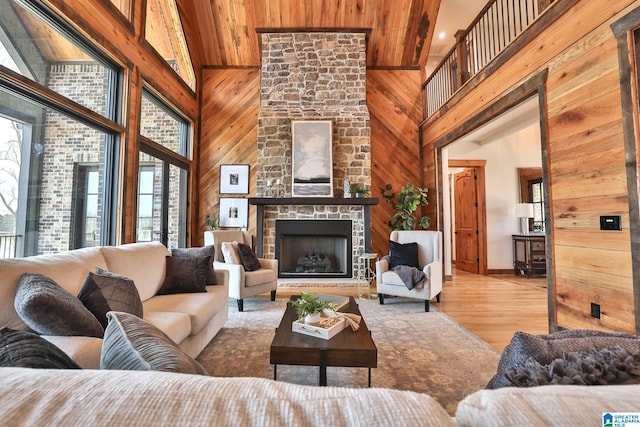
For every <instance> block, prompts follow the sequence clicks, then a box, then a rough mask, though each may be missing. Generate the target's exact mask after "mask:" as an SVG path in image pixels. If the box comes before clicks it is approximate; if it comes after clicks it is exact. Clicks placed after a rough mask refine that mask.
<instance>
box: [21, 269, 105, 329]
mask: <svg viewBox="0 0 640 427" xmlns="http://www.w3.org/2000/svg"><path fill="white" fill-rule="evenodd" d="M13 305H14V307H15V309H16V312H17V313H18V315H19V316H20V318H21V319H22V320H23V321H24V323H26V324H27V326H29V327H30V328H31V329H32V330H34V331H35V332H37V333H39V334H41V335H63V336H70V335H80V336H87V337H97V338H102V335H103V334H104V328H103V327H102V325H100V322H98V319H96V317H95V316H94V315H93V314H92V313H91V312H90V311H89V310H88V309H87V308H86V307H85V306H84V305H82V302H80V300H79V299H78V298H76V297H75V296H73V295H71V294H70V293H69V292H68V291H67V290H66V289H64V288H63V287H62V286H60V285H58V284H57V283H56V282H55V281H53V280H52V279H50V278H49V277H47V276H44V275H42V274H38V273H23V274H22V276H20V279H19V280H18V286H17V289H16V297H15V300H14V302H13Z"/></svg>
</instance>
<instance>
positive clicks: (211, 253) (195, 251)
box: [171, 245, 218, 285]
mask: <svg viewBox="0 0 640 427" xmlns="http://www.w3.org/2000/svg"><path fill="white" fill-rule="evenodd" d="M215 254H216V247H215V246H214V245H209V246H204V247H202V248H175V249H172V250H171V256H172V257H174V258H199V257H211V259H212V260H214V259H216V258H215ZM217 284H218V282H217V279H216V272H215V270H214V268H213V262H211V264H210V269H209V273H208V274H207V285H217Z"/></svg>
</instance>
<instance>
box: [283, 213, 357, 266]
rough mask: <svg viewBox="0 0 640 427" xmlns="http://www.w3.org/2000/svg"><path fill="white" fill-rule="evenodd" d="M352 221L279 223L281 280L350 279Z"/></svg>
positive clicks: (288, 221) (285, 221)
mask: <svg viewBox="0 0 640 427" xmlns="http://www.w3.org/2000/svg"><path fill="white" fill-rule="evenodd" d="M351 227H352V224H351V220H330V219H326V220H276V245H275V246H276V247H275V251H276V258H277V259H278V277H280V278H304V277H308V278H323V277H324V278H334V277H335V278H350V277H352V276H353V268H352V231H351Z"/></svg>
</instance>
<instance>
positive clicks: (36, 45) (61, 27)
mask: <svg viewBox="0 0 640 427" xmlns="http://www.w3.org/2000/svg"><path fill="white" fill-rule="evenodd" d="M8 4H9V6H7V7H5V6H3V9H2V14H1V15H0V42H1V44H2V45H3V47H2V49H0V53H1V52H2V51H4V54H5V55H8V56H10V57H11V59H10V60H9V61H10V62H12V63H13V64H15V66H14V67H11V68H12V69H13V70H14V71H16V72H18V73H19V74H21V75H23V76H25V77H27V78H29V79H31V80H33V81H34V82H37V83H39V84H41V85H43V86H46V87H47V88H49V89H51V90H53V91H55V92H57V93H59V94H60V95H62V96H64V97H67V98H69V99H71V100H73V101H75V102H77V103H78V104H81V105H82V106H84V107H87V108H89V109H90V110H92V111H94V112H96V113H98V114H100V115H102V116H104V117H108V118H114V116H115V106H116V105H115V104H114V102H113V101H114V99H115V98H114V97H113V89H114V87H113V86H114V84H117V77H118V76H117V70H116V69H115V67H114V65H113V64H112V63H111V61H110V60H109V59H108V58H107V57H105V56H104V55H103V54H102V53H101V52H99V51H98V50H97V49H96V48H95V47H94V46H92V45H91V44H89V43H88V42H87V41H86V40H85V39H84V38H82V37H80V36H79V35H78V34H77V33H76V32H75V31H74V30H73V29H72V28H71V27H70V26H69V25H68V24H66V23H65V22H64V21H62V20H61V19H60V17H58V16H56V15H55V14H54V13H53V12H51V11H49V10H48V9H46V8H45V7H44V6H42V5H41V4H40V3H39V2H35V1H11V0H9V1H8ZM15 23H18V25H16V24H15ZM3 29H5V31H7V30H8V32H7V33H4V32H3ZM9 41H10V42H9ZM0 63H3V64H4V63H5V60H2V59H0Z"/></svg>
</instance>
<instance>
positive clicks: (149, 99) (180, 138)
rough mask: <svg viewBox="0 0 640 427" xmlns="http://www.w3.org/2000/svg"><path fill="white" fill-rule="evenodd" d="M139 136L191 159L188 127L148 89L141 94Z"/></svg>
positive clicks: (184, 121)
mask: <svg viewBox="0 0 640 427" xmlns="http://www.w3.org/2000/svg"><path fill="white" fill-rule="evenodd" d="M140 135H142V136H144V137H146V138H149V139H150V140H152V141H154V142H155V143H157V144H159V145H162V146H163V147H165V148H167V149H169V150H171V151H173V152H174V153H176V154H179V155H181V156H183V157H186V158H188V159H189V158H191V152H190V147H189V139H190V135H189V125H188V124H187V121H186V119H185V118H184V117H182V116H180V115H179V114H178V113H176V112H175V110H173V109H172V108H170V107H169V106H168V104H167V103H166V102H165V101H164V100H162V99H160V97H159V96H157V95H156V94H155V93H153V92H152V91H151V90H150V89H148V88H145V90H144V91H143V94H142V112H141V116H140Z"/></svg>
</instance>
